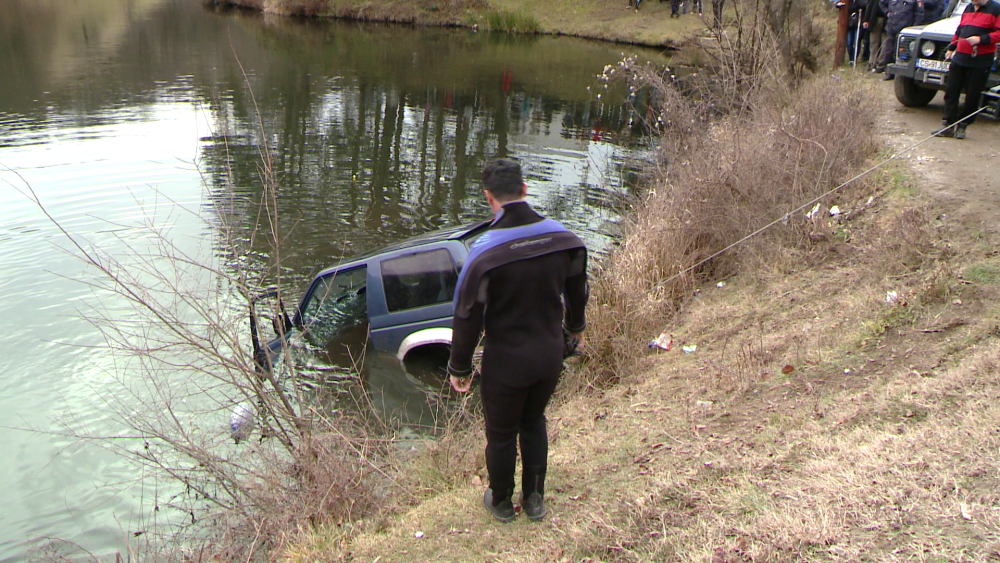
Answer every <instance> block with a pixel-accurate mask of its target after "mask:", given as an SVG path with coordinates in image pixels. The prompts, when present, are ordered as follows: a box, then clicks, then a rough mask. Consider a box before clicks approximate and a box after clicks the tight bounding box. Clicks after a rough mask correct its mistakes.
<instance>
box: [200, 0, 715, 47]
mask: <svg viewBox="0 0 1000 563" xmlns="http://www.w3.org/2000/svg"><path fill="white" fill-rule="evenodd" d="M203 2H204V3H206V4H208V5H216V6H220V7H225V8H238V9H247V10H252V11H257V12H261V13H263V14H268V15H277V16H286V17H307V18H315V19H331V20H333V19H336V20H346V21H361V22H372V23H394V24H408V25H414V26H428V27H457V28H466V29H473V30H484V31H494V32H495V31H500V32H508V33H519V34H520V33H524V34H541V35H553V36H565V37H578V38H582V39H591V40H598V41H607V42H611V43H619V44H622V45H632V46H641V47H651V48H660V49H666V50H671V51H676V50H678V49H680V48H681V47H682V45H683V44H684V43H686V42H688V41H689V40H690V39H691V38H692V37H694V36H695V35H697V34H698V33H699V32H700V31H704V30H706V29H707V25H708V23H709V21H708V20H707V19H705V16H699V15H698V14H694V13H690V14H685V15H682V17H680V18H670V7H669V2H649V1H648V0H647V1H645V2H642V3H641V6H642V8H641V9H640V10H635V9H632V8H630V7H629V0H614V2H611V3H609V2H608V1H607V0H576V1H572V0H552V1H550V2H548V3H544V4H539V3H535V2H528V1H526V0H491V1H490V2H489V3H488V4H489V5H487V3H486V2H484V1H483V0H441V1H440V2H439V3H426V2H411V1H402V0H375V1H372V0H368V1H367V2H365V1H362V0H203ZM497 22H499V25H510V26H511V27H512V28H511V29H497V28H496V25H498V23H497Z"/></svg>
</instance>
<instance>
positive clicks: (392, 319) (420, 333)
mask: <svg viewBox="0 0 1000 563" xmlns="http://www.w3.org/2000/svg"><path fill="white" fill-rule="evenodd" d="M489 225H490V223H489V222H488V221H487V222H482V223H477V224H474V225H466V226H461V227H452V228H447V229H441V230H438V231H433V232H430V233H427V234H424V235H421V236H418V237H414V238H411V239H408V240H406V241H403V242H400V243H396V244H392V245H389V246H386V247H384V248H382V249H380V250H377V251H375V252H371V253H368V254H365V255H362V256H358V257H355V258H352V259H350V260H347V261H345V262H342V263H340V264H338V265H336V266H334V267H331V268H327V269H325V270H323V271H322V272H320V273H319V274H318V275H317V276H316V277H315V278H314V279H313V280H312V283H310V284H309V288H308V289H307V290H306V292H305V295H303V297H302V300H301V301H300V302H299V304H298V307H297V308H296V309H295V310H294V311H293V313H292V315H291V316H289V315H288V314H287V313H285V309H284V306H283V305H281V304H280V303H279V306H280V311H281V313H280V315H279V317H278V318H277V322H276V323H275V331H276V333H277V334H279V336H278V337H276V338H274V339H272V340H271V341H270V342H268V343H267V344H265V345H261V343H260V341H259V337H258V334H259V326H258V322H257V315H256V312H255V310H254V307H253V303H255V302H256V299H255V300H254V301H253V302H252V303H251V321H250V330H251V337H252V341H253V346H254V357H255V359H256V361H257V364H258V368H259V369H263V370H268V371H270V370H271V367H272V365H273V363H274V362H275V361H276V358H277V357H278V355H279V354H280V352H281V350H282V348H283V342H284V341H287V339H289V338H291V337H293V336H298V335H297V334H296V333H298V334H299V335H301V337H302V338H304V339H305V340H306V341H307V342H308V343H309V344H310V345H312V346H315V347H319V348H323V349H325V350H326V354H327V357H328V358H329V360H330V361H331V363H335V364H340V365H345V364H346V363H348V362H353V361H354V359H356V358H359V357H362V355H363V352H364V350H365V348H366V347H371V348H373V349H375V350H377V351H380V352H384V353H388V354H392V355H395V356H396V358H398V359H399V361H400V362H404V363H405V362H406V360H407V358H408V357H410V356H411V355H412V354H416V353H419V352H420V351H422V350H424V351H426V349H428V348H437V349H441V348H447V347H450V345H451V319H452V298H453V297H454V294H455V284H456V282H457V281H458V274H459V272H460V271H461V269H462V266H463V265H464V264H465V258H466V256H468V254H469V245H470V244H471V243H472V241H474V240H475V239H476V238H477V237H478V236H479V235H481V234H482V233H484V232H485V231H486V230H487V229H488V228H489ZM274 295H275V294H274V293H273V292H272V293H269V294H265V295H263V296H259V297H258V299H259V298H261V297H265V296H271V297H273V296H274Z"/></svg>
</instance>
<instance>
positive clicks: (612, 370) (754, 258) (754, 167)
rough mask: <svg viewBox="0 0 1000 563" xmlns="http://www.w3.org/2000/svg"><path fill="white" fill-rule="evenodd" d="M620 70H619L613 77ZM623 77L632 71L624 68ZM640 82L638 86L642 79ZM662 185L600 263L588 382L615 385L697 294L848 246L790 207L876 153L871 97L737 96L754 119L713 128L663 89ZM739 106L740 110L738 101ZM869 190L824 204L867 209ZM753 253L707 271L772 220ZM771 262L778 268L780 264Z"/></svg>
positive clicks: (854, 86)
mask: <svg viewBox="0 0 1000 563" xmlns="http://www.w3.org/2000/svg"><path fill="white" fill-rule="evenodd" d="M620 72H621V71H620ZM624 72H626V73H630V72H633V73H636V74H637V73H638V71H633V70H631V69H629V68H627V65H626V67H625V68H624ZM640 79H642V78H641V77H640ZM660 87H661V88H664V89H665V91H666V92H667V94H666V95H665V96H663V99H662V102H661V104H660V106H659V107H661V108H663V109H662V110H661V112H660V115H659V116H658V119H659V121H660V123H662V127H663V129H664V133H665V134H664V146H663V149H662V150H661V157H662V160H661V161H660V165H659V170H658V174H659V175H660V177H661V179H660V180H659V181H657V183H656V184H655V185H654V186H655V187H654V188H653V190H652V192H651V193H650V195H649V196H648V198H647V199H646V201H645V202H644V204H643V205H642V206H641V207H640V208H639V210H638V212H637V213H636V214H635V215H634V216H633V217H632V219H631V221H630V222H629V224H628V230H627V235H626V237H625V240H624V241H623V242H622V244H621V245H620V246H619V247H617V248H616V249H615V250H614V251H613V252H612V253H611V255H610V256H609V257H608V259H607V260H606V261H605V262H604V263H603V264H602V265H601V272H600V274H598V275H597V276H596V281H595V284H594V289H593V300H594V307H593V308H592V309H591V311H592V313H591V314H590V316H589V319H590V321H589V322H590V325H589V326H590V330H589V333H588V350H589V353H588V356H589V358H590V359H592V360H593V363H592V364H591V366H590V368H591V369H590V371H589V373H588V377H590V378H591V381H590V382H589V383H591V384H595V383H596V384H601V383H602V382H614V381H617V380H619V379H620V378H621V374H623V373H627V372H628V371H629V370H630V368H631V366H632V364H633V359H634V358H635V357H636V355H637V352H638V351H639V350H640V347H641V345H642V343H645V342H648V341H649V339H651V338H653V337H655V336H656V335H657V334H659V333H660V331H661V330H663V329H665V328H666V327H667V326H668V324H669V323H670V320H671V319H672V317H673V316H674V315H675V314H676V313H677V311H678V310H679V307H680V306H681V304H682V303H683V302H684V299H685V298H686V297H687V296H689V295H690V292H691V291H692V290H693V289H694V287H695V285H696V284H698V283H702V282H704V281H706V280H724V279H725V278H727V277H728V276H731V275H733V274H734V273H735V272H737V271H745V270H746V269H747V268H750V269H760V268H767V269H772V268H774V269H779V270H780V267H781V259H782V257H784V259H791V260H799V259H801V258H802V257H803V256H807V255H809V254H810V253H811V252H812V250H813V248H814V247H815V245H816V244H817V243H819V242H829V241H837V240H839V239H843V238H844V236H845V235H844V231H843V230H842V229H841V230H838V227H837V226H836V225H834V224H832V223H831V222H830V221H829V220H827V219H826V218H824V215H825V213H821V214H817V215H816V216H814V217H813V218H812V219H807V218H806V217H805V214H806V211H809V210H808V209H806V210H798V209H797V208H798V207H800V206H802V205H803V204H805V203H807V202H810V201H811V200H813V199H815V198H816V197H818V196H820V195H822V194H823V193H825V192H827V191H829V190H830V189H832V188H833V187H835V186H837V185H838V184H839V183H840V182H842V181H844V180H846V179H847V178H848V177H849V174H851V173H853V171H856V170H858V169H859V167H860V166H861V164H862V163H863V162H865V160H866V158H868V156H869V155H871V154H873V153H874V152H875V148H876V145H875V144H874V139H875V132H874V130H873V124H872V120H871V118H870V116H871V115H872V113H873V112H875V111H876V107H875V103H874V101H873V100H874V97H873V96H871V95H870V93H869V92H867V90H866V87H865V86H864V85H863V84H861V83H851V84H846V85H838V84H836V83H834V82H833V81H832V80H831V79H826V78H819V79H816V80H813V81H810V82H808V83H806V84H805V85H804V86H803V87H802V88H801V89H800V90H799V91H798V94H797V95H796V97H795V99H794V100H793V101H791V102H790V103H789V104H788V105H787V106H778V107H775V106H774V105H773V104H766V103H763V102H762V100H761V99H760V97H761V96H769V95H770V94H771V93H772V92H773V90H772V89H762V90H760V91H758V92H756V93H754V92H749V93H740V94H738V95H739V96H740V98H741V99H748V96H749V99H752V102H751V105H752V106H753V108H754V109H753V111H752V112H749V113H747V112H740V113H736V114H733V115H730V116H729V117H727V118H725V119H722V120H719V121H715V122H710V121H708V120H707V119H706V118H705V117H704V112H701V111H699V110H698V108H696V107H694V106H693V105H692V102H689V101H687V99H685V98H681V97H680V96H678V95H676V94H675V93H671V92H673V90H672V88H671V87H670V85H669V84H661V85H660ZM737 105H740V104H737ZM868 189H870V188H869V187H868V186H867V185H865V184H858V185H852V186H849V187H848V188H846V189H845V190H843V191H841V192H839V193H838V194H837V195H836V199H834V198H828V200H825V201H824V202H823V203H824V204H825V205H826V208H827V209H828V208H829V207H830V205H832V204H833V202H835V201H839V202H840V207H843V208H850V209H853V210H855V211H856V212H862V211H863V206H864V205H865V200H866V198H867V197H868V192H867V190H868ZM786 217H787V220H786V221H784V222H783V223H779V224H777V225H774V226H772V227H771V228H769V229H768V230H767V231H765V232H764V233H762V234H761V235H760V236H758V237H756V238H754V239H753V240H752V241H751V242H750V243H749V244H745V245H742V246H740V247H738V248H735V249H734V250H732V251H729V252H728V253H726V254H723V255H721V256H718V257H715V258H712V259H711V260H709V261H708V262H703V261H704V260H706V259H708V258H709V257H712V256H714V255H716V254H717V253H718V252H720V251H722V250H723V249H725V248H727V247H728V246H729V245H731V244H733V243H736V242H737V241H740V240H741V239H742V238H743V237H745V236H747V235H749V234H751V233H753V232H754V231H756V230H757V229H759V228H761V227H764V226H766V225H768V224H770V223H772V222H774V221H780V220H782V219H783V218H786ZM776 258H777V260H776Z"/></svg>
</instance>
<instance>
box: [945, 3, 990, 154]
mask: <svg viewBox="0 0 1000 563" xmlns="http://www.w3.org/2000/svg"><path fill="white" fill-rule="evenodd" d="M997 41H1000V4H998V3H997V2H995V1H994V0H972V2H971V3H970V4H969V5H968V6H967V7H966V8H965V11H964V12H962V19H961V20H959V22H958V28H956V29H955V35H954V37H952V40H951V44H950V45H948V52H946V53H945V55H944V57H945V60H950V61H951V66H950V67H949V68H948V77H947V78H946V81H945V86H944V123H943V125H944V126H943V127H941V128H940V129H938V130H936V131H934V135H936V136H938V137H955V138H957V139H964V138H965V128H966V127H968V126H969V125H971V124H972V122H974V121H975V120H976V116H975V113H976V110H978V109H979V99H980V98H981V97H982V94H983V88H985V87H986V80H987V78H989V76H990V67H992V66H993V57H994V55H995V54H996V51H997ZM962 90H965V104H963V105H962V111H961V112H959V108H958V101H959V98H960V97H961V95H962Z"/></svg>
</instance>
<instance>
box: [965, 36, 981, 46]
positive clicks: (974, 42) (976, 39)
mask: <svg viewBox="0 0 1000 563" xmlns="http://www.w3.org/2000/svg"><path fill="white" fill-rule="evenodd" d="M966 41H968V42H969V45H972V46H973V47H975V46H976V45H979V44H980V43H982V42H983V40H982V38H981V37H979V36H978V35H973V36H972V37H970V38H968V39H966Z"/></svg>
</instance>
